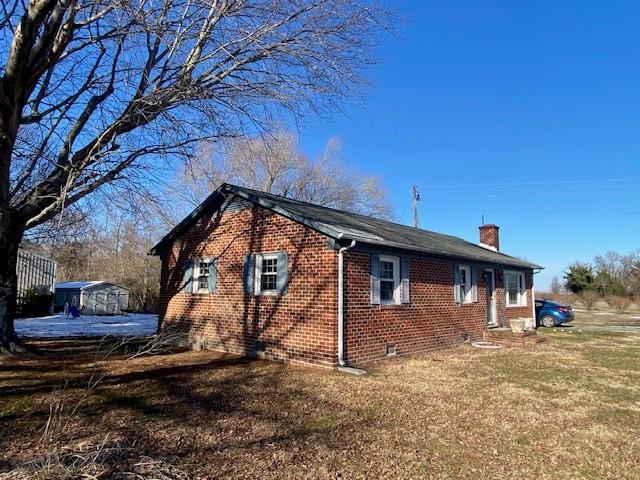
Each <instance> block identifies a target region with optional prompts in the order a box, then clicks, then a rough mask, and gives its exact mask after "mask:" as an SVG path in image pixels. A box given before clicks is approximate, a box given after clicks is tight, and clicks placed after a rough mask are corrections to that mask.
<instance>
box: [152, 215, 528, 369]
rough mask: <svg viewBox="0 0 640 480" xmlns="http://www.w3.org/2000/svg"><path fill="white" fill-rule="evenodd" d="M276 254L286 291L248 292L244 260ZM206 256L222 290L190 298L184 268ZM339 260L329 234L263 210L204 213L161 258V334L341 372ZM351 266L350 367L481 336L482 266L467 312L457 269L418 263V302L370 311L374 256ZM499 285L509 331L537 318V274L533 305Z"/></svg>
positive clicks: (414, 277) (414, 274)
mask: <svg viewBox="0 0 640 480" xmlns="http://www.w3.org/2000/svg"><path fill="white" fill-rule="evenodd" d="M274 251H286V252H287V253H288V254H289V286H288V289H287V292H286V294H284V295H282V296H253V295H245V294H244V288H243V269H244V257H245V255H246V254H247V253H249V252H252V253H259V252H274ZM198 256H202V257H216V258H218V285H217V290H216V292H215V293H211V294H185V293H183V291H182V288H181V287H182V283H183V265H184V264H185V262H186V260H188V259H190V258H192V257H198ZM337 263H338V262H337V254H336V252H335V251H334V250H332V249H330V248H329V246H328V239H327V238H326V237H325V236H323V235H321V234H319V233H317V232H315V231H313V230H311V229H309V228H306V227H304V226H302V225H300V224H297V223H295V222H293V221H291V220H288V219H286V218H284V217H282V216H280V215H276V214H273V213H271V212H270V211H268V210H266V209H263V208H261V207H255V206H254V207H251V208H246V209H244V210H240V211H235V212H226V213H215V214H214V215H213V216H205V217H203V218H202V219H200V221H199V222H198V223H197V224H196V225H194V226H192V227H191V228H189V229H188V231H187V232H186V233H185V234H184V235H183V236H182V237H181V238H180V239H178V240H177V241H176V242H175V243H174V245H173V246H172V247H171V248H170V249H169V250H168V251H167V252H166V253H165V254H164V255H163V256H162V267H163V268H162V277H161V286H162V290H161V304H160V318H161V327H162V328H166V327H173V328H176V329H178V330H179V331H180V332H182V334H184V336H185V337H186V338H187V339H188V340H189V341H191V342H194V343H198V344H200V345H201V346H202V347H203V348H212V349H221V350H225V351H229V352H233V353H239V354H249V355H255V354H259V355H262V356H264V357H266V358H271V359H277V360H286V361H292V362H304V363H311V364H316V365H324V366H335V365H336V360H337V358H336V351H337V338H336V337H337V334H336V332H337ZM176 266H177V267H176ZM345 268H346V275H345V285H346V292H345V308H346V310H345V319H346V340H347V341H346V346H345V352H346V358H347V360H348V361H349V363H351V364H355V365H357V364H364V363H367V362H370V361H372V360H378V359H381V358H384V357H385V355H386V347H387V345H395V346H396V349H397V353H398V355H405V354H411V353H419V352H425V351H428V350H433V349H437V348H442V347H446V346H451V345H455V344H457V343H460V342H462V341H464V340H465V338H467V337H468V338H471V339H479V338H481V337H482V330H483V329H484V327H485V324H486V288H485V284H484V280H483V278H482V270H481V269H480V268H475V269H474V272H475V274H476V275H477V281H478V302H477V303H472V304H460V305H459V304H456V303H454V297H453V262H447V261H440V260H434V259H428V258H425V257H411V259H410V264H409V273H410V284H411V304H409V305H394V306H384V305H382V306H381V305H371V304H370V277H369V274H370V256H369V255H368V254H365V253H357V252H353V251H351V252H347V253H345ZM496 283H497V285H496V287H497V288H496V296H497V304H498V308H497V316H498V321H499V322H500V323H501V324H503V325H507V324H508V319H509V318H517V317H530V316H531V285H532V275H531V274H527V287H528V290H527V297H528V306H527V307H517V308H505V307H504V303H505V300H504V290H503V280H502V271H501V270H498V269H496ZM258 344H259V345H260V348H257V347H258ZM257 350H260V351H259V352H258V351H257Z"/></svg>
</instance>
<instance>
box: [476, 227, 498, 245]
mask: <svg viewBox="0 0 640 480" xmlns="http://www.w3.org/2000/svg"><path fill="white" fill-rule="evenodd" d="M499 232H500V227H498V226H497V225H481V226H480V243H484V244H485V245H489V246H491V247H493V248H495V249H496V250H500V234H499Z"/></svg>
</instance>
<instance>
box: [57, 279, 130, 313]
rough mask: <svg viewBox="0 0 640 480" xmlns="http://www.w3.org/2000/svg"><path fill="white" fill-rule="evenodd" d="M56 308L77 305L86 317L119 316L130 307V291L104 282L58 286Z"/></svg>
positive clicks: (69, 283) (73, 283)
mask: <svg viewBox="0 0 640 480" xmlns="http://www.w3.org/2000/svg"><path fill="white" fill-rule="evenodd" d="M53 303H54V307H55V309H56V310H58V311H60V310H63V309H64V306H65V304H66V303H68V304H69V305H76V306H77V307H78V308H79V309H80V310H81V311H82V313H84V314H85V315H117V314H120V313H123V311H124V310H126V309H127V308H128V307H129V289H128V288H127V287H123V286H121V285H116V284H115V283H112V282H107V281H104V280H99V281H86V282H84V281H78V282H64V283H58V284H56V290H55V295H54V299H53Z"/></svg>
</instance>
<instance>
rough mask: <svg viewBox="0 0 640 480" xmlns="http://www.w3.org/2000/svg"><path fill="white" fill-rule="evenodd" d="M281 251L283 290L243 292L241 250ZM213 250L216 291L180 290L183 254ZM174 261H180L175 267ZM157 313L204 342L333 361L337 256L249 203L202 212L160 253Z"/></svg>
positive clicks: (321, 241) (317, 237)
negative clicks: (285, 262) (284, 257)
mask: <svg viewBox="0 0 640 480" xmlns="http://www.w3.org/2000/svg"><path fill="white" fill-rule="evenodd" d="M273 251H287V252H288V254H289V286H288V289H287V292H286V293H285V294H284V295H281V296H253V295H250V296H249V295H245V294H244V290H243V269H244V256H245V255H246V254H247V253H249V252H254V253H258V252H273ZM194 256H204V257H209V256H210V257H218V285H217V290H216V292H215V293H211V294H185V293H183V292H182V290H181V285H182V283H183V267H182V265H184V263H185V261H186V260H187V259H189V258H191V257H194ZM176 265H178V268H174V267H175V266H176ZM162 267H163V268H162V278H161V285H162V291H161V305H160V316H161V319H162V320H161V325H162V328H165V327H168V326H172V327H174V328H177V329H178V330H179V331H181V332H182V333H183V334H184V335H185V336H186V337H187V338H188V339H189V340H191V341H198V342H200V343H201V345H202V346H203V347H204V348H212V349H222V350H225V351H229V352H234V353H239V354H250V355H251V354H256V352H255V350H256V342H261V344H262V345H263V346H264V349H265V351H264V353H263V354H262V355H263V356H265V357H266V358H271V359H278V360H287V361H293V362H296V361H300V362H305V363H313V364H320V365H333V364H334V363H335V361H336V350H337V343H336V342H337V339H336V331H337V324H336V322H337V304H336V302H337V300H336V299H337V256H336V253H335V252H334V251H333V250H332V249H330V248H329V246H328V241H327V238H326V237H325V236H323V235H321V234H319V233H317V232H314V231H313V230H311V229H308V228H306V227H304V226H302V225H300V224H297V223H295V222H293V221H291V220H288V219H286V218H284V217H282V216H280V215H276V214H273V213H271V212H270V211H268V210H266V209H263V208H260V207H253V208H248V209H245V210H241V211H238V212H226V213H223V214H215V215H214V216H213V217H211V216H209V217H205V218H202V219H201V220H200V222H199V223H198V224H197V225H196V226H193V227H191V228H190V229H188V231H187V232H186V233H185V234H184V236H183V237H182V238H181V239H179V240H177V241H176V242H175V243H174V245H173V247H172V248H171V249H170V250H169V251H168V252H167V253H165V254H164V255H163V258H162Z"/></svg>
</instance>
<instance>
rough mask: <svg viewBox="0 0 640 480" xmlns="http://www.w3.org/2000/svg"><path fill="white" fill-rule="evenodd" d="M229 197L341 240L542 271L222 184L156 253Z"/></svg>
mask: <svg viewBox="0 0 640 480" xmlns="http://www.w3.org/2000/svg"><path fill="white" fill-rule="evenodd" d="M228 195H236V196H238V197H241V198H243V199H245V200H249V201H251V202H252V203H255V204H258V205H261V206H263V207H265V208H268V209H270V210H272V211H274V212H276V213H279V214H281V215H283V216H285V217H288V218H291V219H292V220H294V221H297V222H300V223H303V224H305V225H307V226H309V227H311V228H313V229H315V230H318V231H319V232H321V233H324V234H325V235H327V236H328V237H331V238H334V239H336V240H345V241H349V240H355V241H356V242H359V243H365V244H369V245H376V246H382V247H391V248H396V249H402V250H408V251H414V252H420V253H425V254H429V255H435V256H444V257H453V258H460V259H468V260H473V261H477V262H484V263H494V264H498V265H505V266H512V267H520V268H533V269H538V268H542V267H540V266H539V265H536V264H533V263H530V262H528V261H526V260H522V259H520V258H516V257H512V256H510V255H506V254H504V253H501V252H495V251H493V250H490V249H488V248H484V247H481V246H480V245H477V244H475V243H471V242H468V241H466V240H463V239H461V238H458V237H454V236H451V235H445V234H442V233H437V232H432V231H429V230H423V229H419V228H414V227H409V226H407V225H401V224H398V223H393V222H389V221H386V220H380V219H377V218H373V217H368V216H365V215H360V214H357V213H352V212H347V211H344V210H336V209H333V208H327V207H322V206H320V205H315V204H312V203H307V202H300V201H298V200H293V199H291V198H286V197H281V196H279V195H273V194H269V193H265V192H260V191H257V190H251V189H248V188H244V187H239V186H236V185H230V184H223V185H222V186H220V188H218V190H216V192H214V193H213V194H212V195H211V196H209V198H207V200H205V201H204V202H203V203H202V204H201V205H200V206H199V207H198V208H196V209H195V210H194V211H193V212H192V213H191V214H190V215H189V216H187V218H185V219H184V220H183V221H182V222H180V223H179V224H178V225H177V226H176V227H175V228H174V229H173V230H172V231H171V232H169V234H167V235H166V236H165V237H164V238H163V239H162V240H161V241H160V242H159V243H158V244H157V245H156V246H155V247H154V248H153V249H152V250H151V252H150V253H151V254H154V255H157V254H158V253H160V252H161V251H162V250H163V249H164V248H166V247H167V246H168V245H169V244H170V242H171V241H172V240H173V239H175V238H176V237H178V236H179V235H180V233H181V232H182V231H183V230H184V229H185V228H187V227H188V226H189V225H190V224H191V223H192V222H193V221H195V220H196V219H197V218H199V217H200V216H201V215H202V214H203V213H204V212H206V211H207V210H208V207H212V206H214V204H216V203H217V204H218V205H221V204H222V202H223V201H224V200H223V199H224V198H225V197H226V196H228ZM218 208H219V207H218Z"/></svg>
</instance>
